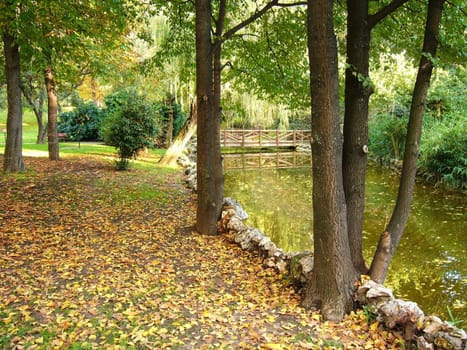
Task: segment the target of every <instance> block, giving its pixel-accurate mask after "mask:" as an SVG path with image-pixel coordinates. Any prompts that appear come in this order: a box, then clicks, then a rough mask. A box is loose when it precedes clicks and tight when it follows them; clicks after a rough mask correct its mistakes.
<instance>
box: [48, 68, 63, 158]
mask: <svg viewBox="0 0 467 350" xmlns="http://www.w3.org/2000/svg"><path fill="white" fill-rule="evenodd" d="M45 87H46V89H47V116H48V117H47V139H48V147H49V159H50V160H59V159H60V153H59V146H58V135H57V120H58V101H57V91H56V90H55V79H54V75H53V70H52V68H51V67H48V68H47V69H46V70H45Z"/></svg>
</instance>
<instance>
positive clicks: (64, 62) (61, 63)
mask: <svg viewBox="0 0 467 350" xmlns="http://www.w3.org/2000/svg"><path fill="white" fill-rule="evenodd" d="M144 6H146V5H144V4H143V5H139V4H138V2H137V1H133V0H124V1H113V2H102V1H95V0H86V1H82V2H80V3H79V4H77V3H76V1H68V0H65V1H60V2H57V1H50V0H47V1H40V2H37V1H21V2H17V1H16V2H15V1H9V2H8V3H5V4H4V3H2V5H1V7H0V9H1V10H2V15H1V16H0V30H1V31H2V33H6V31H7V30H8V32H9V33H8V34H9V35H11V36H13V37H14V38H15V43H16V45H18V47H20V48H21V57H22V60H23V61H26V62H28V63H31V66H32V67H31V68H32V71H33V72H34V73H35V74H39V73H40V75H41V76H44V74H46V77H45V79H44V80H43V86H44V85H45V84H47V86H46V89H47V97H48V107H49V108H48V136H49V158H50V159H58V158H59V153H58V138H57V137H56V134H57V131H56V124H57V123H56V116H57V112H58V101H57V85H58V84H57V81H58V80H59V79H57V77H58V76H60V75H61V77H62V78H63V79H64V80H69V81H73V80H75V79H78V80H79V79H82V77H80V76H79V73H78V72H80V73H82V72H83V68H84V67H92V68H93V70H94V71H96V70H97V68H96V67H102V66H103V64H105V63H107V62H109V60H110V58H109V55H108V52H110V51H112V50H114V49H116V48H119V47H121V46H122V38H123V35H124V34H126V30H127V24H129V23H130V21H132V20H134V19H135V18H136V17H137V16H139V15H140V14H141V11H139V10H141V9H144ZM142 16H144V11H143V15H142ZM115 56H117V57H118V55H115ZM57 68H59V70H60V72H58V70H57ZM44 72H45V73H44ZM77 76H78V78H76V77H77ZM11 137H12V138H16V137H17V136H15V135H13V134H11ZM16 143H18V144H20V143H21V140H17V141H16Z"/></svg>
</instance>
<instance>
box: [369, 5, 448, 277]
mask: <svg viewBox="0 0 467 350" xmlns="http://www.w3.org/2000/svg"><path fill="white" fill-rule="evenodd" d="M444 1H445V0H430V1H429V3H428V14H427V20H426V25H425V36H424V41H423V52H422V56H421V59H420V64H419V67H418V73H417V80H416V82H415V87H414V91H413V96H412V105H411V109H410V115H409V123H408V126H407V137H406V146H405V153H404V163H403V166H402V173H401V180H400V185H399V193H398V196H397V202H396V206H395V208H394V211H393V213H392V217H391V220H390V221H389V224H388V226H387V227H386V230H385V232H384V233H383V234H382V235H381V238H380V241H379V244H378V248H377V251H376V254H375V256H374V258H373V262H372V264H371V268H370V276H371V278H372V279H373V280H375V281H376V282H379V283H383V282H384V280H385V278H386V275H387V272H388V269H389V264H390V262H391V260H392V257H393V255H394V252H395V250H396V248H397V246H398V245H399V242H400V239H401V237H402V233H403V232H404V229H405V226H406V224H407V219H408V217H409V212H410V204H411V202H412V197H413V190H414V187H415V176H416V173H417V159H418V152H419V148H420V138H421V134H422V122H423V114H424V112H425V105H426V96H427V93H428V88H429V86H430V79H431V73H432V71H433V57H435V54H436V49H437V46H438V34H439V24H440V21H441V14H442V11H443V5H444Z"/></svg>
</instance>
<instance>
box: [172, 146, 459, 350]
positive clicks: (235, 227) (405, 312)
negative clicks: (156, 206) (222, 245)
mask: <svg viewBox="0 0 467 350" xmlns="http://www.w3.org/2000/svg"><path fill="white" fill-rule="evenodd" d="M178 163H179V164H180V165H181V166H182V167H183V168H184V169H185V175H186V176H187V177H186V184H187V187H188V188H190V189H192V190H193V191H195V192H196V146H195V144H194V143H193V142H191V143H189V144H188V145H187V148H186V149H185V151H184V152H183V154H182V155H181V156H180V158H179V159H178ZM247 218H248V214H247V213H246V212H245V210H244V209H243V208H242V206H241V205H240V203H238V202H237V201H235V200H234V199H232V198H225V199H224V204H223V208H222V214H221V219H220V220H219V223H218V230H219V233H220V234H229V235H231V236H232V239H233V241H235V242H236V243H237V244H238V245H239V246H240V247H241V248H242V249H244V250H248V251H250V252H253V253H256V254H259V256H261V257H262V258H263V266H264V267H266V268H274V269H275V270H276V271H277V272H278V273H283V274H288V276H290V278H291V280H292V282H293V284H294V286H295V287H296V288H297V290H298V292H300V290H301V289H302V288H303V287H304V286H305V284H306V282H307V280H308V279H309V278H310V276H311V272H312V269H313V255H312V253H310V252H303V253H293V254H285V253H284V252H283V250H282V249H280V248H278V247H277V246H276V245H275V244H274V242H272V241H271V239H270V238H269V237H268V236H266V235H265V234H264V233H263V232H261V231H260V230H259V229H257V228H255V227H250V226H247V225H245V223H244V220H246V219H247ZM365 277H366V278H365ZM354 298H355V301H356V302H357V303H358V304H359V305H361V306H362V307H363V306H366V307H367V308H368V310H369V311H370V312H371V313H373V314H374V315H375V317H376V320H377V321H378V322H380V323H381V324H383V325H384V326H385V327H386V328H387V329H396V328H397V329H399V330H400V329H402V331H403V333H404V338H405V339H406V340H407V341H416V343H417V347H418V349H419V350H467V334H466V332H465V331H464V330H463V329H460V328H457V327H455V326H453V325H451V324H450V323H449V322H446V321H443V320H441V319H440V318H439V317H437V316H433V315H432V316H425V315H424V313H423V311H422V310H421V309H420V307H419V306H418V305H417V303H415V302H412V301H405V300H402V299H397V298H395V297H394V295H393V292H392V290H391V289H389V288H386V287H384V286H383V285H381V284H378V283H376V282H374V281H372V280H370V279H369V278H368V277H367V276H362V281H361V285H360V286H359V287H358V289H357V291H356V293H355V297H354Z"/></svg>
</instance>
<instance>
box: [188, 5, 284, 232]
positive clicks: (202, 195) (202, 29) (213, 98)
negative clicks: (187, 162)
mask: <svg viewBox="0 0 467 350" xmlns="http://www.w3.org/2000/svg"><path fill="white" fill-rule="evenodd" d="M235 5H236V4H234V3H228V2H227V0H221V1H220V2H219V3H218V4H217V16H212V14H213V10H212V7H211V1H206V0H202V1H201V0H200V1H196V2H195V11H196V73H197V77H196V79H197V80H196V81H197V83H196V95H197V109H198V110H197V116H198V132H197V142H198V145H197V147H198V153H197V155H198V160H197V171H198V174H197V182H198V183H197V186H198V187H197V188H198V207H197V229H198V231H199V232H201V233H204V234H211V235H213V234H216V233H217V220H218V219H219V216H220V212H221V209H222V202H223V197H224V179H223V170H222V156H221V146H220V121H221V73H222V69H223V65H222V62H221V58H222V47H223V44H224V42H225V41H227V40H229V39H231V38H232V37H233V36H234V35H236V34H237V33H238V32H239V31H240V30H242V29H243V28H245V27H246V26H248V25H249V24H251V23H253V22H254V21H255V20H257V19H259V18H261V17H262V16H263V15H264V14H265V13H266V12H267V11H269V10H270V9H271V8H273V7H274V6H292V4H287V5H281V4H279V1H278V0H271V1H268V2H265V3H264V5H263V6H262V7H260V8H259V7H257V8H256V9H255V10H254V11H253V12H252V13H248V12H247V13H246V15H245V19H243V20H241V21H239V22H238V23H237V24H235V25H232V26H231V27H230V28H229V29H224V26H225V23H226V22H227V14H228V12H229V10H230V11H233V10H234V9H235V10H236V11H238V6H235ZM232 16H234V15H232ZM236 16H237V17H238V16H239V14H238V13H237V14H236ZM213 18H214V19H213ZM212 23H214V26H213V24H212ZM229 23H230V22H229Z"/></svg>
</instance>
